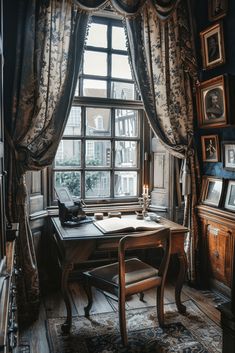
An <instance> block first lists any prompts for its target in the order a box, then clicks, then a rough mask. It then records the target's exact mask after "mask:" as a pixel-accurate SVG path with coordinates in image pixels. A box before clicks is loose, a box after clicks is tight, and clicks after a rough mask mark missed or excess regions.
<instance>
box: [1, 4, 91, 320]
mask: <svg viewBox="0 0 235 353" xmlns="http://www.w3.org/2000/svg"><path fill="white" fill-rule="evenodd" d="M19 7H20V10H19V14H20V15H21V16H19V23H18V38H17V62H16V67H15V75H14V76H15V79H14V89H13V98H12V106H11V112H10V113H11V116H9V117H7V116H5V118H6V119H5V120H6V122H5V125H6V140H7V143H8V159H7V170H8V192H7V199H8V218H9V221H16V222H17V221H18V222H19V223H20V231H19V239H18V244H17V248H18V262H19V266H20V267H21V268H22V272H23V275H22V276H21V277H20V281H19V291H18V292H19V294H20V296H21V298H20V299H21V303H20V306H19V310H20V318H21V319H22V318H23V320H25V321H27V319H28V317H27V316H31V317H36V315H37V311H38V307H39V283H38V271H37V264H36V258H35V251H34V246H33V239H32V234H31V230H30V226H29V220H28V217H27V204H26V196H27V195H26V188H25V182H24V178H25V172H26V171H27V170H40V169H42V168H43V167H44V166H47V165H50V164H51V163H52V161H53V159H54V156H55V153H56V150H57V147H58V144H59V142H60V139H61V136H62V134H63V130H64V127H65V125H66V121H67V118H68V113H69V110H70V106H71V103H72V99H73V95H74V91H75V88H76V84H77V77H78V72H79V67H80V65H79V64H80V63H81V57H82V52H83V46H84V42H85V36H86V28H87V22H88V16H87V15H86V14H85V13H82V12H79V11H78V8H77V6H76V5H74V4H73V2H72V1H57V0H50V1H47V2H45V1H37V0H28V1H24V2H20V5H19ZM9 156H10V157H9Z"/></svg>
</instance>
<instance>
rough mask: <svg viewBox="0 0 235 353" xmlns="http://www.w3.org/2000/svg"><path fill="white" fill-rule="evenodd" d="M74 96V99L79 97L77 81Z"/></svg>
mask: <svg viewBox="0 0 235 353" xmlns="http://www.w3.org/2000/svg"><path fill="white" fill-rule="evenodd" d="M74 96H75V97H78V96H79V80H78V81H77V85H76V88H75V92H74Z"/></svg>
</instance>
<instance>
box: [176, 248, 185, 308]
mask: <svg viewBox="0 0 235 353" xmlns="http://www.w3.org/2000/svg"><path fill="white" fill-rule="evenodd" d="M178 259H179V263H180V270H179V274H178V277H177V281H176V285H175V301H176V306H177V309H178V311H179V312H180V313H182V314H184V313H185V312H186V306H185V305H183V304H182V303H181V299H180V295H181V290H182V287H183V283H184V279H185V275H186V270H187V257H186V254H185V252H181V253H178Z"/></svg>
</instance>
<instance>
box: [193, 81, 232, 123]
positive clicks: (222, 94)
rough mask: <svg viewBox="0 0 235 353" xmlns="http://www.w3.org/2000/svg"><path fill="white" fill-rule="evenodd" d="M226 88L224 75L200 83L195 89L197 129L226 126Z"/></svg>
mask: <svg viewBox="0 0 235 353" xmlns="http://www.w3.org/2000/svg"><path fill="white" fill-rule="evenodd" d="M228 94H229V92H228V87H227V83H226V77H225V76H224V75H221V76H217V77H214V78H212V79H210V80H208V81H204V82H201V83H200V84H199V85H198V87H197V104H198V114H199V127H202V128H206V127H208V128H210V127H222V126H226V125H227V124H228V114H227V99H228Z"/></svg>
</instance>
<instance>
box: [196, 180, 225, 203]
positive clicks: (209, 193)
mask: <svg viewBox="0 0 235 353" xmlns="http://www.w3.org/2000/svg"><path fill="white" fill-rule="evenodd" d="M202 188H203V189H202V197H201V201H202V203H204V204H206V205H210V206H216V207H219V206H220V203H221V196H222V190H223V179H218V178H215V177H209V176H208V177H204V181H203V183H202Z"/></svg>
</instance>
